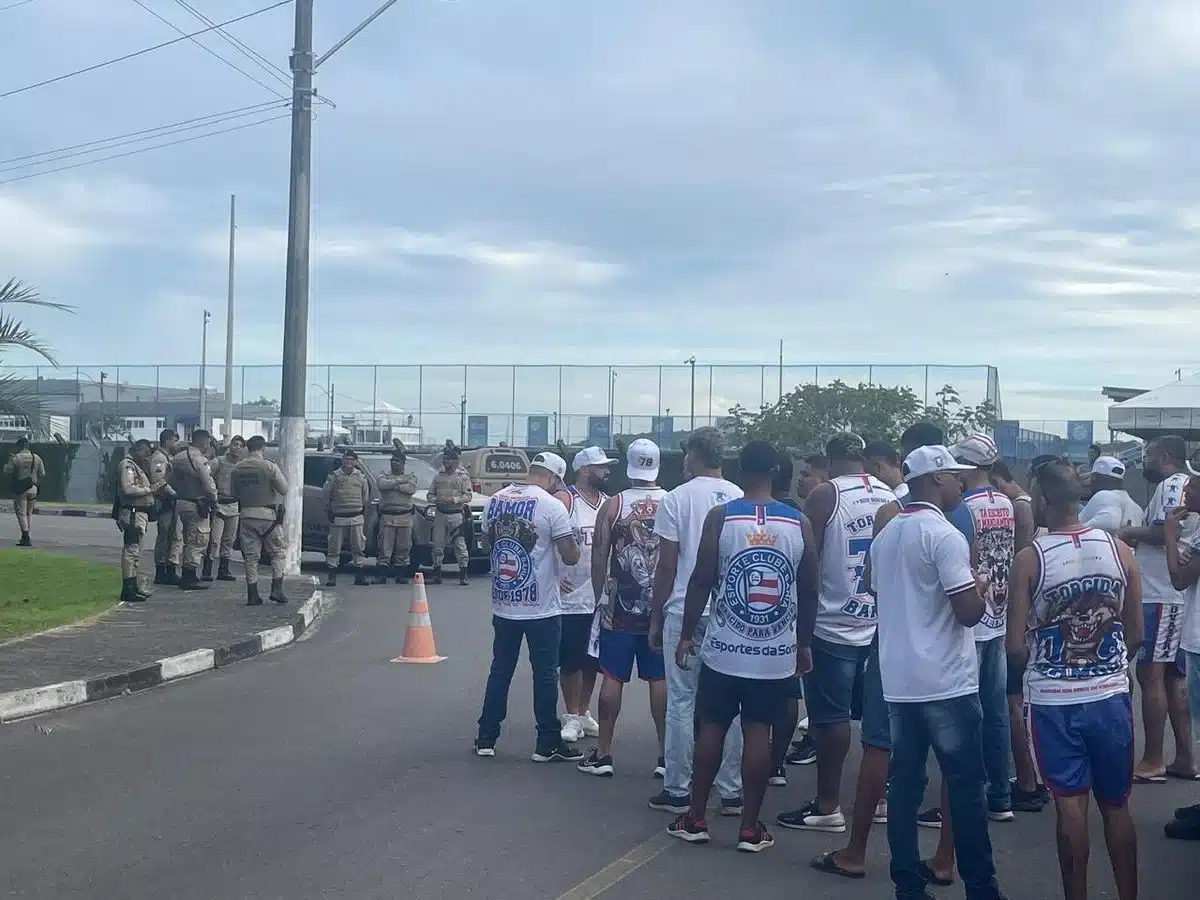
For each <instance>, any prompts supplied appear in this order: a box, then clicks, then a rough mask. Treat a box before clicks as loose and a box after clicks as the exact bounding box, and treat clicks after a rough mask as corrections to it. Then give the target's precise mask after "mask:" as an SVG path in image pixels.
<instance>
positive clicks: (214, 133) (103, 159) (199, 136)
mask: <svg viewBox="0 0 1200 900" xmlns="http://www.w3.org/2000/svg"><path fill="white" fill-rule="evenodd" d="M288 118H291V115H290V114H288V115H285V116H272V117H270V118H269V119H260V120H259V121H257V122H245V123H243V124H241V125H235V126H233V127H232V128H222V129H220V130H218V131H210V132H208V133H206V134H196V135H192V136H191V137H186V138H180V139H179V140H175V141H166V142H164V143H162V144H154V145H153V146H150V147H139V148H138V149H136V150H126V151H125V152H124V153H114V154H112V155H111V156H101V157H98V158H96V159H88V160H84V161H83V162H78V163H72V164H71V165H69V166H58V167H56V168H53V169H46V170H45V171H44V172H31V173H30V174H28V175H18V176H16V177H15V178H6V179H4V180H3V181H0V185H3V184H13V183H14V182H17V181H26V180H27V179H30V178H38V177H40V176H42V175H51V174H53V173H55V172H66V171H67V170H69V169H78V168H81V167H83V166H91V165H95V164H96V163H101V162H107V161H109V160H112V159H123V158H125V157H127V156H136V155H138V154H139V153H149V152H150V151H151V150H161V149H162V148H163V147H175V146H178V145H179V144H190V143H192V142H193V141H200V140H203V139H205V138H210V137H216V136H217V135H220V134H230V133H231V132H234V131H242V130H244V129H246V128H253V127H255V126H256V125H266V124H267V123H268V122H278V121H280V120H282V119H288Z"/></svg>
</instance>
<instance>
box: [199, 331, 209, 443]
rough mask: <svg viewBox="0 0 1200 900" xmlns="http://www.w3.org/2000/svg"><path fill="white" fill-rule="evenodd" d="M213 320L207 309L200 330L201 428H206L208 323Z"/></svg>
mask: <svg viewBox="0 0 1200 900" xmlns="http://www.w3.org/2000/svg"><path fill="white" fill-rule="evenodd" d="M211 319H212V313H210V312H209V311H208V310H207V309H206V310H205V311H204V327H203V328H202V329H201V330H200V426H199V427H200V428H205V427H206V426H205V424H204V414H205V411H206V410H205V408H204V407H205V400H206V399H207V396H208V388H207V387H205V385H204V382H205V380H206V379H207V377H208V323H209V321H210V320H211Z"/></svg>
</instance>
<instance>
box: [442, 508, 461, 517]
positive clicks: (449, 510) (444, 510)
mask: <svg viewBox="0 0 1200 900" xmlns="http://www.w3.org/2000/svg"><path fill="white" fill-rule="evenodd" d="M437 511H438V512H440V513H445V514H446V515H448V516H449V515H455V514H457V513H461V512H462V511H463V508H462V507H461V506H439V507H438V508H437Z"/></svg>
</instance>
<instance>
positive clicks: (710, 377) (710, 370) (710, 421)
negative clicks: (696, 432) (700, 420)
mask: <svg viewBox="0 0 1200 900" xmlns="http://www.w3.org/2000/svg"><path fill="white" fill-rule="evenodd" d="M712 387H713V367H712V366H711V365H710V366H709V367H708V424H709V425H710V426H711V425H712V424H713V414H712Z"/></svg>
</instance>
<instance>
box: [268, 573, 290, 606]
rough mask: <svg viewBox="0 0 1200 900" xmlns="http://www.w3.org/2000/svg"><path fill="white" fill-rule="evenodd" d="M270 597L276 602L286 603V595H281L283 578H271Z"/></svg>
mask: <svg viewBox="0 0 1200 900" xmlns="http://www.w3.org/2000/svg"><path fill="white" fill-rule="evenodd" d="M271 599H272V600H274V601H275V602H276V603H287V597H285V596H284V595H283V579H282V578H272V579H271Z"/></svg>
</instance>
